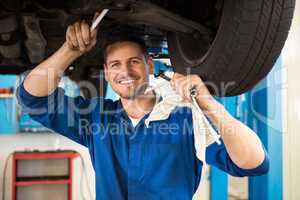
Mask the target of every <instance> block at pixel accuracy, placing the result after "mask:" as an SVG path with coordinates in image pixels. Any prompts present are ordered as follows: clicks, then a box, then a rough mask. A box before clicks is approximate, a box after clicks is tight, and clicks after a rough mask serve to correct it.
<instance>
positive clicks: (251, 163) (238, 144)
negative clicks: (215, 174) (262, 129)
mask: <svg viewBox="0 0 300 200" xmlns="http://www.w3.org/2000/svg"><path fill="white" fill-rule="evenodd" d="M202 104H203V102H202ZM203 107H205V110H204V112H205V113H206V114H207V115H208V117H209V118H210V119H211V120H212V122H213V123H214V124H215V125H216V126H217V128H218V130H219V131H220V135H221V137H222V139H223V142H224V144H225V147H226V149H227V152H228V154H229V156H230V158H231V160H232V161H233V162H234V163H235V164H236V165H237V166H239V167H240V168H244V169H252V168H255V167H257V166H258V165H260V164H261V163H262V162H263V160H264V156H265V155H264V150H263V147H262V144H261V142H260V139H259V138H258V136H257V135H256V134H255V133H254V132H253V131H252V130H251V129H250V128H249V127H247V126H246V125H245V124H243V123H242V122H240V121H239V120H237V119H235V118H234V117H232V116H231V115H230V114H229V113H228V112H227V111H226V109H225V108H224V107H223V105H222V104H220V103H219V102H217V101H216V100H213V99H210V100H208V101H207V102H206V103H205V105H203Z"/></svg>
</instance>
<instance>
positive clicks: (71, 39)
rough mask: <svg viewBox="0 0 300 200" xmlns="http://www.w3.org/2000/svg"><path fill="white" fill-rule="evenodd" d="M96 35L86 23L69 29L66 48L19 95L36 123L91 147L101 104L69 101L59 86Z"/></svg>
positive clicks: (34, 74)
mask: <svg viewBox="0 0 300 200" xmlns="http://www.w3.org/2000/svg"><path fill="white" fill-rule="evenodd" d="M96 33H97V32H96V31H94V32H90V29H89V26H88V25H87V24H86V23H85V22H81V23H78V22H77V23H75V24H74V25H71V26H69V27H68V30H67V34H66V42H65V43H64V44H63V46H62V47H61V48H60V49H59V50H58V51H57V52H56V53H54V54H53V55H52V56H51V57H50V58H48V59H47V60H45V61H44V62H42V63H41V64H40V65H38V66H37V67H36V68H35V69H33V70H32V72H31V73H30V74H29V75H28V76H27V77H26V78H25V80H24V82H23V83H21V84H20V86H19V87H18V89H17V93H16V95H17V98H18V101H19V104H20V105H21V106H22V110H23V111H24V112H25V113H28V114H29V115H30V117H31V118H32V119H34V120H35V121H38V122H39V123H41V124H43V125H44V126H45V127H47V128H49V129H51V130H53V131H55V132H57V133H59V134H62V135H64V136H66V137H68V138H70V139H71V140H73V141H75V142H77V143H80V144H82V145H85V146H89V144H90V143H91V139H92V137H91V136H90V135H89V129H88V125H89V122H90V121H91V111H92V110H93V109H94V108H95V106H97V101H90V100H87V99H84V98H82V97H80V96H79V97H74V98H73V97H68V96H67V95H65V93H64V90H63V89H61V88H57V84H58V82H59V80H60V77H61V75H62V72H63V71H64V70H65V69H66V68H67V67H68V66H69V65H70V64H71V63H72V62H73V61H74V60H75V59H76V58H78V57H79V56H81V55H82V54H83V53H85V52H87V51H89V50H90V49H91V48H92V47H93V46H94V45H95V43H96ZM84 42H85V44H84ZM92 102H93V103H92Z"/></svg>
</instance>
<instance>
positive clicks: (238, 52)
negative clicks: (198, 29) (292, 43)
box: [168, 0, 295, 96]
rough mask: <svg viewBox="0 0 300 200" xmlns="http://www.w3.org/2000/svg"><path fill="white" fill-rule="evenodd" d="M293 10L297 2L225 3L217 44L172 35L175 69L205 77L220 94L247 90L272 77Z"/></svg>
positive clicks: (246, 0)
mask: <svg viewBox="0 0 300 200" xmlns="http://www.w3.org/2000/svg"><path fill="white" fill-rule="evenodd" d="M294 7H295V0H224V2H223V13H222V17H221V21H220V24H219V28H218V31H217V34H216V37H215V39H214V41H213V43H212V44H207V43H205V42H203V41H201V40H200V39H195V37H192V36H191V35H182V34H180V33H174V32H173V33H169V34H168V46H169V52H170V58H171V62H172V64H173V66H174V68H175V71H178V72H180V73H186V72H187V69H189V70H188V71H190V72H191V73H194V74H198V75H200V76H201V77H202V78H203V80H204V81H205V82H208V83H209V84H208V86H209V89H210V90H211V92H212V93H213V94H214V95H216V96H233V95H239V94H242V93H244V92H246V91H248V90H249V89H251V88H252V87H254V86H255V85H256V84H257V83H258V82H259V81H260V80H261V79H263V78H264V77H265V76H266V75H267V74H268V72H269V71H270V70H271V69H272V67H273V65H274V63H275V61H276V59H277V58H278V56H279V55H280V52H281V49H282V48H283V45H284V43H285V40H286V38H287V35H288V31H289V29H290V25H291V21H292V17H293V12H294ZM207 45H208V46H209V47H208V48H206V47H207ZM205 48H206V49H205ZM211 83H213V84H214V85H215V87H211ZM222 88H223V89H222ZM224 88H226V89H225V90H224Z"/></svg>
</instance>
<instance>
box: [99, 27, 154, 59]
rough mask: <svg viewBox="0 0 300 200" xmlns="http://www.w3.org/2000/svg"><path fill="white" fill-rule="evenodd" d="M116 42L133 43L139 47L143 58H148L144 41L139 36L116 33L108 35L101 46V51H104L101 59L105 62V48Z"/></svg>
mask: <svg viewBox="0 0 300 200" xmlns="http://www.w3.org/2000/svg"><path fill="white" fill-rule="evenodd" d="M118 42H133V43H135V44H137V45H138V46H139V47H140V49H141V51H142V53H143V54H144V55H145V58H147V57H148V50H147V46H146V43H145V40H144V39H142V37H141V36H138V35H136V34H129V33H122V32H118V33H113V34H110V35H108V37H106V38H105V43H104V45H103V50H104V53H103V57H104V61H105V62H106V59H107V48H108V47H109V46H110V45H113V44H115V43H118Z"/></svg>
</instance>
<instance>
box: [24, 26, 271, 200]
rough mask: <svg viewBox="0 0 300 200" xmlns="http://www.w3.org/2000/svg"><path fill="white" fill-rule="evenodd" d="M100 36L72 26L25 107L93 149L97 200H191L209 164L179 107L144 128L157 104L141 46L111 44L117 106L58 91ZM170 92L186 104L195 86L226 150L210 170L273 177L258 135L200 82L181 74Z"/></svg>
mask: <svg viewBox="0 0 300 200" xmlns="http://www.w3.org/2000/svg"><path fill="white" fill-rule="evenodd" d="M96 35H97V30H95V31H92V32H90V28H89V26H88V24H86V23H85V22H77V23H75V24H73V25H71V26H69V28H68V30H67V34H66V42H65V43H64V44H63V45H62V47H61V48H60V49H59V50H58V51H57V52H56V53H54V54H53V55H52V56H51V57H49V58H48V59H47V60H45V61H44V62H42V63H41V64H39V65H38V66H37V67H36V68H35V69H33V70H32V71H31V73H30V74H29V75H28V76H27V77H26V78H25V80H24V82H23V83H22V84H21V85H20V86H19V88H18V98H19V102H20V104H21V105H22V106H23V109H24V110H25V111H27V112H29V113H30V116H31V117H32V118H33V119H35V120H36V121H39V122H40V123H42V124H43V125H44V126H46V127H48V128H50V129H52V130H54V131H56V132H57V133H59V134H62V135H64V136H66V137H68V138H70V139H71V140H73V141H75V142H77V143H79V144H82V145H84V146H86V147H87V148H88V149H89V152H90V156H91V160H92V164H93V167H94V170H95V174H96V193H97V194H96V197H97V199H98V200H111V199H113V200H122V199H130V200H143V199H145V200H155V199H179V200H190V199H192V197H193V195H194V193H195V191H196V189H197V187H198V185H199V182H200V179H201V169H202V164H203V163H202V162H201V161H200V160H198V159H197V157H196V153H195V149H194V137H193V134H194V133H193V128H192V126H193V123H192V122H193V120H192V113H191V110H190V109H189V108H187V107H178V108H176V109H175V110H174V111H172V113H171V114H170V116H169V117H168V119H166V120H160V121H155V122H151V123H150V124H149V127H148V128H147V127H146V125H145V123H144V121H145V119H146V118H147V117H148V116H149V113H150V112H151V110H152V109H153V106H154V105H155V103H156V102H157V101H156V99H159V98H157V97H156V96H155V94H152V93H151V94H149V95H144V91H145V88H146V87H147V86H148V79H149V74H150V73H152V72H153V67H154V65H153V61H152V59H151V58H150V57H149V56H148V54H147V49H146V46H145V44H144V41H143V40H141V39H139V38H137V37H133V36H125V35H119V36H118V37H116V36H114V37H111V38H107V43H106V45H105V47H104V52H105V55H104V58H105V64H104V70H105V78H106V80H107V81H108V82H109V83H110V84H111V86H112V88H113V90H114V91H115V92H116V93H117V94H118V95H119V96H120V99H119V100H118V101H115V102H113V101H111V100H104V99H102V98H94V99H84V98H82V97H76V98H71V97H68V96H66V95H65V94H64V91H63V90H62V89H60V88H58V87H57V86H58V83H59V81H60V78H61V74H62V72H63V71H64V70H65V69H67V67H68V66H69V65H70V64H71V63H72V62H73V61H75V60H76V59H77V58H78V57H80V56H81V55H83V54H84V53H86V52H88V51H89V50H90V49H92V48H93V47H94V45H95V44H96ZM171 84H172V86H173V88H174V90H176V92H177V93H178V94H179V95H181V96H182V97H183V99H185V100H186V101H190V96H189V89H190V88H191V86H197V89H198V96H197V102H198V104H199V106H200V107H201V108H202V109H203V111H205V112H206V113H207V115H208V117H209V118H210V119H211V121H212V123H214V124H215V126H216V128H217V129H218V131H219V134H220V135H221V145H218V144H216V143H213V144H211V145H209V146H208V148H207V150H206V162H207V163H208V164H211V165H213V166H215V167H218V168H220V169H221V170H223V171H225V172H227V173H229V174H231V175H233V176H255V175H262V174H265V173H266V172H267V171H268V169H269V160H268V157H267V154H266V152H265V150H264V147H263V146H262V144H261V142H260V140H259V138H258V137H257V135H256V134H255V133H254V132H253V131H252V130H251V129H249V128H248V127H247V126H245V125H244V124H242V123H241V122H240V121H238V120H236V119H235V118H233V117H232V116H231V115H230V114H229V113H228V112H227V111H226V110H225V109H224V107H223V106H222V105H221V104H219V103H218V102H217V101H215V100H214V98H213V97H212V96H211V95H210V93H209V91H208V90H207V88H206V86H205V85H204V84H203V82H202V80H201V78H200V77H199V76H197V75H188V76H184V75H180V74H175V75H174V77H173V79H172V81H171ZM91 105H92V106H91ZM82 122H84V123H82ZM83 124H84V125H83ZM95 127H96V128H95Z"/></svg>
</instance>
